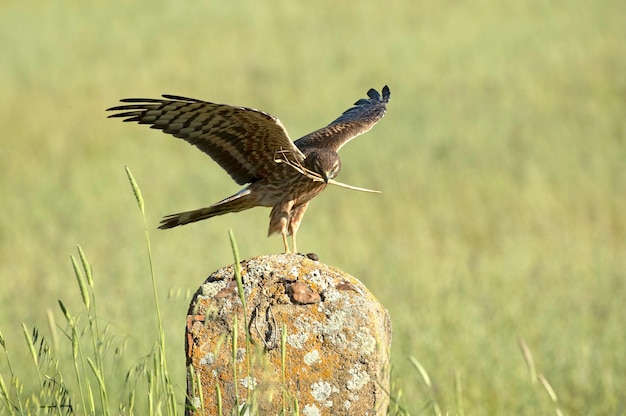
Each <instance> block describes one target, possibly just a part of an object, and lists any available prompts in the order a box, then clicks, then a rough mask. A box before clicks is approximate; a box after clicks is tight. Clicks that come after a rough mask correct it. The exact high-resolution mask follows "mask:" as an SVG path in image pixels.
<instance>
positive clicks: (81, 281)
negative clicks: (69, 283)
mask: <svg viewBox="0 0 626 416" xmlns="http://www.w3.org/2000/svg"><path fill="white" fill-rule="evenodd" d="M70 260H71V261H72V267H73V268H74V275H75V276H76V281H77V282H78V287H79V289H80V296H81V298H82V299H83V304H84V305H85V306H86V307H87V309H89V293H88V292H87V286H86V285H85V277H84V276H83V272H81V271H80V268H79V267H78V263H77V262H76V258H74V256H70Z"/></svg>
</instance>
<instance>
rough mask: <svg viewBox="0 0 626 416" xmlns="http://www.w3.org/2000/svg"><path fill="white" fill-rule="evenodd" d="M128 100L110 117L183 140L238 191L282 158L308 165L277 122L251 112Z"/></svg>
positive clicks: (171, 100)
mask: <svg viewBox="0 0 626 416" xmlns="http://www.w3.org/2000/svg"><path fill="white" fill-rule="evenodd" d="M163 98H164V99H151V98H125V99H123V100H121V101H122V102H124V103H128V104H124V105H120V106H117V107H112V108H109V109H108V110H107V111H116V112H117V113H115V114H111V115H110V116H109V117H110V118H111V117H119V118H123V119H124V120H123V121H125V122H127V121H134V122H137V123H139V124H149V125H150V127H151V128H153V129H159V130H162V131H163V132H164V133H168V134H171V135H173V136H175V137H178V138H180V139H183V140H185V141H186V142H188V143H190V144H192V145H194V146H196V147H197V148H198V149H200V150H202V151H203V152H204V153H206V154H207V155H209V156H210V157H211V158H212V159H213V160H214V161H216V162H217V163H218V164H219V165H220V166H221V167H222V168H223V169H224V170H225V171H226V172H227V173H228V174H229V175H230V176H231V177H232V178H233V179H234V180H235V182H237V183H238V184H239V185H243V184H245V183H250V182H252V181H254V180H257V179H261V178H264V177H266V176H267V175H269V174H270V173H271V172H272V171H273V170H274V169H275V168H276V162H275V160H276V159H277V153H280V156H281V157H283V158H284V157H290V158H294V159H295V160H297V161H300V162H301V161H302V160H304V155H303V154H302V153H301V152H300V150H299V149H298V148H297V147H296V146H295V145H294V143H293V142H292V141H291V139H290V138H289V135H288V134H287V131H286V130H285V128H284V127H283V125H282V124H281V122H280V120H278V119H277V118H276V117H274V116H272V115H270V114H267V113H264V112H262V111H258V110H255V109H252V108H245V107H234V106H230V105H225V104H215V103H210V102H206V101H201V100H196V99H194V98H186V97H179V96H175V95H163Z"/></svg>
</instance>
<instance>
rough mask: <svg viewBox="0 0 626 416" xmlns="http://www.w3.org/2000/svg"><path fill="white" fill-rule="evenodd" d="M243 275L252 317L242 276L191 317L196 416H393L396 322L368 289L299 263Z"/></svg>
mask: <svg viewBox="0 0 626 416" xmlns="http://www.w3.org/2000/svg"><path fill="white" fill-rule="evenodd" d="M312 257H313V256H312ZM241 275H242V278H243V292H244V294H245V302H246V305H245V306H246V310H245V311H244V308H243V306H244V305H243V304H242V301H241V298H240V296H239V293H238V288H237V283H236V281H235V277H234V267H233V266H228V267H225V268H222V269H220V270H218V271H216V272H215V273H213V274H212V275H211V276H209V278H208V279H207V280H206V281H205V283H204V284H203V285H202V286H201V287H200V289H199V290H198V291H197V292H196V294H195V295H194V297H193V300H192V302H191V305H190V307H189V313H188V316H187V331H186V343H185V344H186V356H187V374H188V376H187V393H188V403H187V411H186V414H187V415H214V414H218V406H221V412H222V414H223V415H231V414H235V413H234V410H235V409H236V408H238V409H239V410H241V409H242V408H247V409H248V413H247V414H250V415H278V414H285V415H289V414H295V411H296V406H297V409H298V410H299V412H300V414H301V415H304V416H314V415H384V414H386V410H387V406H388V404H389V397H388V394H387V392H388V391H389V351H390V346H391V322H390V320H389V315H388V313H387V311H386V310H385V309H384V308H383V307H382V306H381V305H380V303H378V301H377V300H376V299H375V298H374V296H373V295H372V294H371V293H370V292H369V291H368V290H367V288H366V287H365V286H364V285H363V284H362V283H361V282H359V281H358V280H357V279H355V278H354V277H352V276H350V275H348V274H346V273H344V272H343V271H341V270H339V269H336V268H334V267H331V266H327V265H325V264H322V263H320V262H318V261H314V260H311V259H310V258H307V257H305V256H302V255H298V254H280V255H269V256H262V257H255V258H251V259H248V260H245V261H242V262H241ZM244 312H245V315H244ZM246 328H247V329H248V336H247V337H246ZM235 329H236V331H235ZM218 402H220V404H218ZM281 412H282V413H281Z"/></svg>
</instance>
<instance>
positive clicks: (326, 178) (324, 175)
mask: <svg viewBox="0 0 626 416" xmlns="http://www.w3.org/2000/svg"><path fill="white" fill-rule="evenodd" d="M322 179H324V183H325V184H327V185H328V181H329V180H330V172H324V173H323V174H322Z"/></svg>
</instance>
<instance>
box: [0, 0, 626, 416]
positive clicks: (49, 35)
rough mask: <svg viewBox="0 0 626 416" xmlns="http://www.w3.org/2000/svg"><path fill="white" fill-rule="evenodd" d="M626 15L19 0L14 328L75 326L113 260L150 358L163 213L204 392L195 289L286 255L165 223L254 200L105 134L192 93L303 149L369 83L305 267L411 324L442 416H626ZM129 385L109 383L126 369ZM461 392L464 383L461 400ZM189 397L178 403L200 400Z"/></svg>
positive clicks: (593, 6)
mask: <svg viewBox="0 0 626 416" xmlns="http://www.w3.org/2000/svg"><path fill="white" fill-rule="evenodd" d="M624 16H626V3H624V2H623V1H622V0H600V1H595V2H588V1H554V2H550V1H544V0H528V1H524V2H493V1H487V0H468V1H440V2H426V1H401V0H392V1H387V2H382V1H377V2H374V1H361V2H337V1H328V0H323V1H317V2H294V1H287V0H282V1H265V2H243V1H240V0H233V1H228V2H217V1H212V2H209V1H196V0H193V1H187V2H185V3H179V2H174V1H165V0H156V1H155V0H152V1H136V2H128V1H118V0H114V1H109V2H95V1H85V0H80V1H78V0H76V1H71V0H67V1H58V0H50V1H30V2H3V4H2V10H1V11H0V51H1V52H0V86H1V96H2V99H1V100H0V126H2V130H1V139H0V140H2V151H1V152H0V174H1V178H2V180H1V182H0V200H1V201H2V211H3V212H2V215H0V279H1V286H2V287H1V289H0V329H1V330H2V331H3V333H4V336H5V338H6V342H7V345H8V348H10V349H11V350H12V352H13V356H14V359H17V360H18V361H19V360H20V359H22V360H27V357H28V352H27V351H26V350H25V349H23V348H22V345H23V342H22V335H21V328H20V324H21V322H25V323H27V325H28V326H31V325H40V326H42V328H45V326H46V320H47V311H49V310H51V311H53V313H54V314H55V315H56V316H57V319H59V320H62V319H61V318H59V317H60V313H59V312H58V307H57V299H62V300H63V301H64V302H65V303H66V304H67V305H68V307H69V308H70V309H72V310H75V311H79V310H80V296H79V293H78V289H77V287H76V284H75V279H74V276H73V272H72V268H71V265H70V262H69V260H68V258H69V255H70V254H72V253H75V246H76V244H81V245H82V247H83V248H84V250H85V252H86V254H87V256H88V257H89V258H90V260H91V261H92V263H93V267H94V273H95V280H96V287H97V294H98V308H99V313H100V315H101V316H102V319H104V320H105V321H107V322H108V323H109V324H110V325H111V326H112V330H113V331H114V332H116V333H118V334H121V336H125V337H128V339H129V345H130V351H129V357H128V359H129V361H131V362H132V361H133V359H134V358H133V354H134V355H136V356H141V355H142V354H144V353H145V351H146V350H147V349H149V348H150V347H151V345H152V344H153V343H154V340H155V339H156V338H155V335H154V333H155V325H156V324H155V318H154V313H153V310H154V308H153V298H152V295H151V290H152V289H151V286H150V278H149V267H148V261H147V256H146V250H145V244H144V241H143V238H144V234H143V233H144V231H143V224H142V219H141V216H140V213H139V211H138V210H137V207H136V204H135V201H134V197H133V195H132V192H131V189H130V187H129V185H128V181H127V179H126V174H125V171H124V166H126V165H127V166H129V167H130V169H131V170H132V172H133V173H134V176H135V178H136V180H137V181H138V183H139V185H140V187H141V189H142V191H143V195H144V199H145V202H146V206H147V215H148V222H149V225H150V227H151V229H153V230H154V231H151V239H152V244H153V251H154V260H155V266H156V273H157V281H158V284H159V286H160V290H161V293H160V294H161V297H162V299H163V304H162V308H163V313H164V321H165V325H166V334H167V342H168V344H167V345H168V354H169V357H168V358H169V360H168V362H169V367H170V370H171V371H173V375H174V377H175V380H174V382H175V383H177V384H179V385H180V388H181V391H182V390H184V385H185V378H184V355H183V353H184V351H183V331H184V325H185V314H186V308H187V305H188V301H189V296H188V295H189V293H190V292H191V293H193V291H195V290H196V288H197V287H198V285H199V284H200V283H201V282H202V281H203V280H204V279H205V278H206V277H207V276H208V275H209V274H210V273H211V272H212V271H214V270H215V269H217V268H219V267H221V266H223V265H226V264H229V263H231V262H232V255H231V253H230V247H229V243H228V238H227V230H228V229H229V228H232V229H233V231H234V233H235V236H236V237H237V241H238V244H239V249H240V253H241V256H242V257H244V258H245V257H250V256H255V255H261V254H266V253H275V252H280V251H281V250H282V243H281V240H280V238H278V237H273V238H270V239H268V238H266V237H265V234H266V230H267V224H268V221H267V220H268V219H267V216H268V215H269V210H267V209H255V210H251V211H247V212H245V213H240V214H237V215H227V216H223V217H219V218H214V219H212V220H210V221H205V222H201V223H197V224H193V225H189V226H186V227H182V228H179V229H175V230H171V231H157V230H156V226H157V224H158V221H159V219H160V218H161V217H162V216H163V215H165V214H170V213H174V212H179V211H182V210H187V209H194V208H199V207H201V206H207V205H210V204H212V203H213V202H216V201H218V200H219V199H221V198H223V197H225V196H228V195H230V194H232V193H234V192H235V191H237V190H238V189H239V188H238V186H237V185H236V184H234V183H233V182H232V181H231V180H230V179H229V177H228V176H227V175H226V174H225V173H224V172H222V171H221V170H220V168H219V167H218V166H217V165H215V164H214V163H212V161H211V160H210V159H209V158H207V157H206V156H205V155H204V154H202V153H201V152H199V151H197V150H196V149H194V148H192V147H191V146H188V145H187V144H185V143H184V142H182V141H179V140H176V139H173V138H171V137H167V136H165V135H163V134H161V133H160V132H156V131H150V130H149V129H147V128H146V127H144V126H137V125H131V124H125V125H124V124H122V123H120V122H119V121H117V120H107V119H106V118H105V116H106V114H105V112H104V109H105V108H107V107H110V106H113V105H115V104H116V103H117V101H118V99H120V98H123V97H135V96H137V97H157V96H159V95H160V94H161V93H169V94H177V95H186V96H191V97H196V98H200V99H205V100H209V101H214V102H223V103H229V104H236V105H244V106H250V107H254V108H259V109H262V110H264V111H266V112H269V113H271V114H274V115H276V116H278V117H280V119H281V121H282V122H283V124H284V125H285V126H286V127H287V129H288V130H289V132H290V134H291V137H292V138H293V139H296V138H298V137H300V136H302V135H304V134H306V133H308V132H310V131H312V130H314V129H316V128H319V127H321V126H323V125H325V124H326V123H328V122H330V121H331V120H333V119H334V118H335V117H337V116H338V115H339V114H340V113H341V112H342V111H344V110H345V109H346V108H348V107H349V106H350V105H351V104H352V103H353V102H354V101H356V99H358V98H361V97H364V96H365V92H366V91H367V89H369V88H371V87H374V88H376V89H380V88H381V87H382V86H383V85H384V84H388V85H389V86H390V88H391V92H392V99H391V102H390V104H389V106H388V113H387V116H386V117H385V118H384V119H383V120H382V121H381V123H380V124H378V125H377V126H376V127H375V128H374V129H373V130H372V131H371V132H369V133H368V134H367V135H365V136H362V137H359V138H358V139H357V140H355V141H353V142H351V143H350V144H349V145H348V146H346V147H345V148H343V149H342V152H341V156H342V160H343V171H342V173H341V175H340V177H339V178H338V179H339V180H341V181H342V182H346V183H350V184H353V185H357V186H364V187H369V188H374V189H380V190H382V191H383V194H382V195H371V194H362V193H357V192H352V191H348V190H344V189H338V188H333V189H329V190H327V191H326V192H325V193H323V194H322V195H321V196H320V197H318V198H317V199H316V200H314V201H313V203H312V204H311V207H310V209H309V211H308V213H307V215H306V217H305V220H304V222H303V225H302V228H301V231H300V232H299V234H298V237H299V239H298V243H299V244H298V245H299V248H300V249H301V250H304V251H312V252H316V253H318V254H319V256H320V258H321V260H322V261H323V262H325V263H328V264H331V265H334V266H337V267H339V268H341V269H343V270H345V271H347V272H348V273H350V274H352V275H354V276H356V277H358V278H359V279H361V280H362V281H363V282H364V283H365V284H366V285H367V286H368V287H369V288H370V289H371V290H372V292H373V293H374V294H375V295H376V296H377V297H378V299H379V300H380V301H381V302H382V303H383V304H384V305H385V306H386V307H387V308H388V309H389V313H390V315H391V318H392V322H393V327H394V334H393V357H392V360H393V363H394V382H395V384H396V385H397V387H399V388H400V389H401V390H402V397H401V400H402V402H403V403H404V405H405V406H406V407H407V409H409V410H411V411H412V412H415V413H417V412H418V411H420V409H423V412H424V413H429V410H428V409H429V408H428V403H429V400H430V399H429V397H430V396H429V393H428V392H427V391H426V389H425V387H424V384H423V382H422V380H421V378H420V377H419V375H418V373H417V372H416V371H415V369H414V368H413V367H411V365H410V363H409V360H408V358H409V357H410V356H413V357H415V358H416V359H417V360H419V361H420V363H421V364H422V365H423V366H424V367H425V369H426V370H427V371H428V373H429V375H430V377H431V379H432V381H433V386H434V387H433V393H434V394H435V398H436V400H437V401H438V403H439V404H440V406H441V408H442V409H443V410H444V412H449V413H450V414H458V413H466V414H473V415H479V414H542V413H547V412H550V413H552V412H553V411H554V405H553V403H551V402H550V400H549V398H548V395H547V394H546V393H545V391H541V389H539V390H538V388H537V385H533V384H532V383H531V382H530V380H529V375H528V371H527V369H526V363H525V361H524V358H523V357H522V354H521V352H520V349H519V347H518V344H517V342H518V341H517V340H518V338H519V337H521V338H523V339H524V340H525V342H526V343H527V345H528V347H529V348H530V350H531V351H532V353H533V356H534V360H535V364H536V366H537V369H538V371H540V372H541V373H542V374H544V375H545V377H546V378H547V379H548V380H549V382H550V384H551V385H552V387H553V388H554V391H555V393H556V394H557V396H558V400H559V402H560V405H561V407H562V409H563V411H564V412H566V413H568V414H624V411H625V410H624V409H626V393H625V392H626V330H625V328H624V325H625V324H626V308H625V305H626V287H625V280H626V169H625V165H626V46H625V45H626V43H625V42H624V40H625V39H626V24H624ZM112 371H113V370H112ZM459 387H460V389H459ZM182 397H183V396H182V393H181V401H182Z"/></svg>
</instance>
